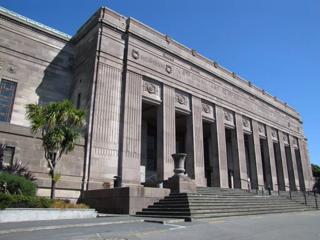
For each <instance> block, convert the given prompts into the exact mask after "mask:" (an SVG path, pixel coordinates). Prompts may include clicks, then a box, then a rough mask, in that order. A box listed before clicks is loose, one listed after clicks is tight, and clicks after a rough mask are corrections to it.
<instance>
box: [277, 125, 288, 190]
mask: <svg viewBox="0 0 320 240" xmlns="http://www.w3.org/2000/svg"><path fill="white" fill-rule="evenodd" d="M279 145H280V153H281V160H282V168H283V178H284V184H285V189H288V186H289V175H288V165H287V157H286V151H285V146H284V142H283V133H282V132H281V131H279Z"/></svg>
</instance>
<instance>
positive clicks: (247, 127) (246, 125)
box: [242, 116, 252, 134]
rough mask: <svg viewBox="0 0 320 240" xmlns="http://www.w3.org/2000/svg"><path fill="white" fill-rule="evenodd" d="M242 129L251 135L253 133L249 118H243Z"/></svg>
mask: <svg viewBox="0 0 320 240" xmlns="http://www.w3.org/2000/svg"><path fill="white" fill-rule="evenodd" d="M242 127H243V131H244V132H246V133H249V134H251V133H252V128H251V121H250V119H249V118H247V117H245V116H242Z"/></svg>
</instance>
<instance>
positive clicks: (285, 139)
mask: <svg viewBox="0 0 320 240" xmlns="http://www.w3.org/2000/svg"><path fill="white" fill-rule="evenodd" d="M282 139H283V143H284V144H286V145H289V137H288V135H287V134H286V133H284V134H283V137H282Z"/></svg>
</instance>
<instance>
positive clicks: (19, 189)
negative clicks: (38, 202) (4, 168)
mask: <svg viewBox="0 0 320 240" xmlns="http://www.w3.org/2000/svg"><path fill="white" fill-rule="evenodd" d="M0 189H1V192H5V193H10V194H22V195H25V196H35V194H36V185H35V184H34V183H33V182H32V181H30V180H28V179H26V178H24V177H21V176H17V175H12V174H9V173H6V172H2V173H0Z"/></svg>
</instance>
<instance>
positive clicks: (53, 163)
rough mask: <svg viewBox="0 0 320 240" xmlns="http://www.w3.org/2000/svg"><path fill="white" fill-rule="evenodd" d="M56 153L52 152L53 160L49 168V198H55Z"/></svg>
mask: <svg viewBox="0 0 320 240" xmlns="http://www.w3.org/2000/svg"><path fill="white" fill-rule="evenodd" d="M57 155H58V154H57V153H54V154H53V161H52V169H51V195H50V198H51V199H54V198H55V191H56V179H55V168H56V162H57Z"/></svg>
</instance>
